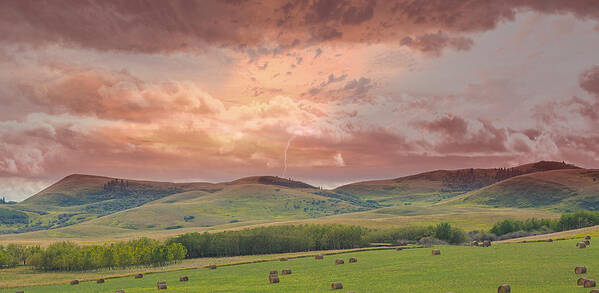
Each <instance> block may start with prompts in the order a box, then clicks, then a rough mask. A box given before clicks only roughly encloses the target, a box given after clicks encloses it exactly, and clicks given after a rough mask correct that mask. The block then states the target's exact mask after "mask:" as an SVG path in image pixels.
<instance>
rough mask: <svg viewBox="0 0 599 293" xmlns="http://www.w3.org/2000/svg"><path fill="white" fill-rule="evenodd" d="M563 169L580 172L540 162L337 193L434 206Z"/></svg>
mask: <svg viewBox="0 0 599 293" xmlns="http://www.w3.org/2000/svg"><path fill="white" fill-rule="evenodd" d="M561 169H580V168H578V167H576V166H574V165H570V164H566V163H563V162H551V161H541V162H537V163H531V164H526V165H521V166H517V167H513V168H494V169H460V170H437V171H432V172H426V173H421V174H416V175H412V176H407V177H400V178H396V179H389V180H374V181H364V182H357V183H352V184H348V185H344V186H341V187H338V188H337V189H335V191H336V192H338V193H343V194H351V195H354V196H357V197H359V198H361V199H363V200H374V201H377V202H378V203H380V204H383V205H400V204H405V203H413V202H428V203H431V202H437V201H441V200H443V199H446V198H451V197H454V196H457V195H460V194H464V193H466V192H469V191H472V190H476V189H479V188H482V187H485V186H488V185H491V184H493V183H496V182H499V181H502V180H506V179H508V178H512V177H516V176H520V175H523V174H530V173H535V172H543V171H548V170H561Z"/></svg>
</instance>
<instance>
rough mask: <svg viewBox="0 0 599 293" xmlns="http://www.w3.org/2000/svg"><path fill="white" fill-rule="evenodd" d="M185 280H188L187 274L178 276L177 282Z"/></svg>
mask: <svg viewBox="0 0 599 293" xmlns="http://www.w3.org/2000/svg"><path fill="white" fill-rule="evenodd" d="M187 281H189V278H188V277H187V276H181V277H179V282H187Z"/></svg>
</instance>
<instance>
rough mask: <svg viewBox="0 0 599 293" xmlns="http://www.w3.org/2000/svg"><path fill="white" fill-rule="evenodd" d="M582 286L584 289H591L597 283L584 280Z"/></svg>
mask: <svg viewBox="0 0 599 293" xmlns="http://www.w3.org/2000/svg"><path fill="white" fill-rule="evenodd" d="M582 286H583V287H585V288H591V287H595V286H597V283H595V280H589V279H586V280H584V283H583V285H582Z"/></svg>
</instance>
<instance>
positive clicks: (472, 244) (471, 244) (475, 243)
mask: <svg viewBox="0 0 599 293" xmlns="http://www.w3.org/2000/svg"><path fill="white" fill-rule="evenodd" d="M470 246H478V241H472V243H470Z"/></svg>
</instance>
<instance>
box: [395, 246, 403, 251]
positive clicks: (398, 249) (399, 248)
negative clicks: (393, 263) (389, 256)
mask: <svg viewBox="0 0 599 293" xmlns="http://www.w3.org/2000/svg"><path fill="white" fill-rule="evenodd" d="M395 250H397V251H400V250H403V247H400V246H398V247H396V248H395Z"/></svg>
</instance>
